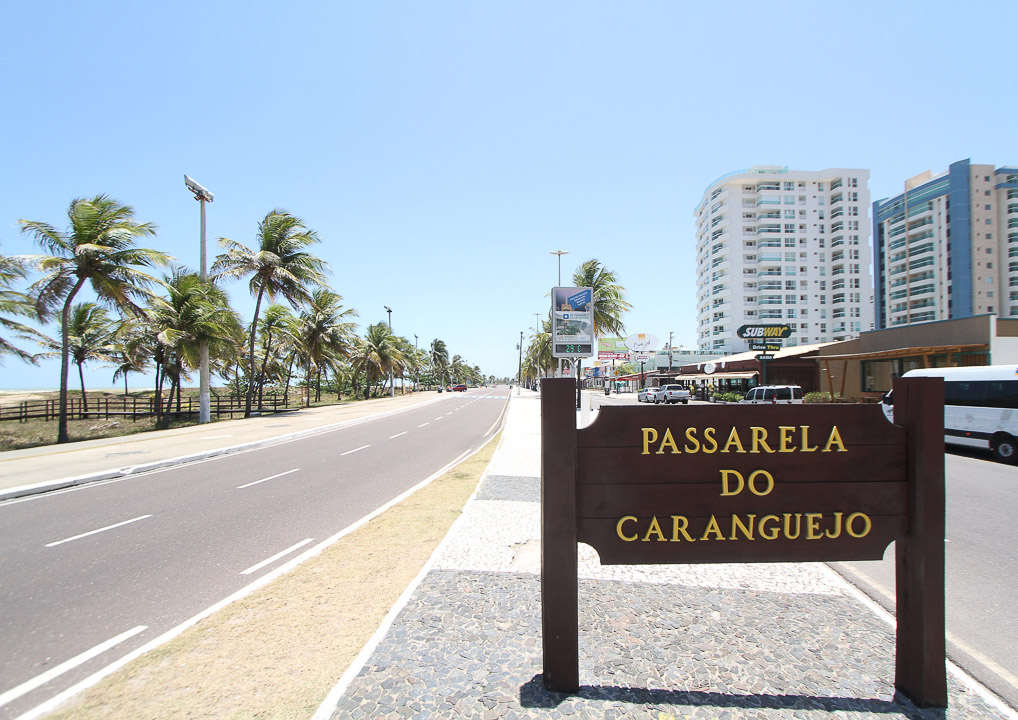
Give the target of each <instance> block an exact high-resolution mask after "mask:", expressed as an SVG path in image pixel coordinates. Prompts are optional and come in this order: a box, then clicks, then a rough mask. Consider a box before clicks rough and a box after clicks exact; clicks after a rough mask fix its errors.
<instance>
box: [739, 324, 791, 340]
mask: <svg viewBox="0 0 1018 720" xmlns="http://www.w3.org/2000/svg"><path fill="white" fill-rule="evenodd" d="M735 334H736V335H738V336H739V337H741V338H746V339H751V340H752V339H759V340H771V339H775V338H786V337H789V336H790V335H791V334H792V326H791V325H788V324H782V325H778V324H774V325H740V326H739V329H738V330H736V331H735Z"/></svg>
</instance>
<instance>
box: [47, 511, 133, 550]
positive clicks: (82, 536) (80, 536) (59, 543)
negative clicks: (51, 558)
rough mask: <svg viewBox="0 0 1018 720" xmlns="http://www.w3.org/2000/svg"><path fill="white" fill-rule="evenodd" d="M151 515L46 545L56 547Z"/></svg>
mask: <svg viewBox="0 0 1018 720" xmlns="http://www.w3.org/2000/svg"><path fill="white" fill-rule="evenodd" d="M150 517H152V516H151V515H141V516H139V517H136V518H131V519H130V520H124V522H118V523H115V524H113V525H107V526H106V527H101V528H99V529H98V530H92V531H91V532H87V533H82V534H81V535H75V536H74V537H69V538H64V539H63V540H57V541H56V542H51V543H46V545H45V547H56V546H57V545H63V544H64V543H68V542H71V540H80V539H81V538H84V537H88V536H89V535H95V534H96V533H101V532H106V531H107V530H112V529H113V528H118V527H121V526H123V525H129V524H131V523H133V522H138V521H139V520H144V519H145V518H150Z"/></svg>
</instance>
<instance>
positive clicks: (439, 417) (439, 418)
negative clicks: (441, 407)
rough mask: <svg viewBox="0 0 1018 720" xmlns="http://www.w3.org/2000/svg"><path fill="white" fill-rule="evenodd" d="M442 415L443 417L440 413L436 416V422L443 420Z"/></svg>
mask: <svg viewBox="0 0 1018 720" xmlns="http://www.w3.org/2000/svg"><path fill="white" fill-rule="evenodd" d="M442 417H443V416H442V415H439V416H438V417H437V418H435V422H438V421H439V420H441V419H442Z"/></svg>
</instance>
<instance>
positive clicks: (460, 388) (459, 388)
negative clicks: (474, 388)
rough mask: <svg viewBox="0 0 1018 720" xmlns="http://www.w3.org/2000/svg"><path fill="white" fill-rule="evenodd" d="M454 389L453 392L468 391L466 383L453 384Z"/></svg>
mask: <svg viewBox="0 0 1018 720" xmlns="http://www.w3.org/2000/svg"><path fill="white" fill-rule="evenodd" d="M452 391H453V392H466V391H467V386H466V385H453V386H452Z"/></svg>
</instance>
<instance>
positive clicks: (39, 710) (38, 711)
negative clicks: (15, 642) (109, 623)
mask: <svg viewBox="0 0 1018 720" xmlns="http://www.w3.org/2000/svg"><path fill="white" fill-rule="evenodd" d="M483 448H484V445H481V446H480V447H478V448H477V449H475V450H473V451H471V450H468V451H466V452H465V453H463V454H462V455H460V456H459V457H458V458H456V459H455V460H453V461H452V462H451V463H449V464H447V465H445V466H444V467H442V468H439V469H438V470H437V471H435V472H434V473H432V474H431V475H429V476H428V477H426V478H425V479H424V480H422V481H421V482H419V483H418V484H417V485H414V486H413V487H412V488H410V489H409V490H407V491H405V492H404V493H403V494H401V495H399V496H397V497H394V498H393V499H392V500H390V501H389V502H387V503H385V504H384V505H382V506H381V507H379V508H376V509H375V510H373V511H372V512H370V513H368V514H367V515H365V516H364V517H362V518H361V519H360V520H357V521H356V522H354V523H353V524H351V525H348V526H347V527H345V528H343V529H342V530H340V531H339V532H337V533H336V534H335V535H333V536H332V537H330V538H326V539H325V540H323V541H321V542H320V543H318V544H317V545H315V546H314V547H311V548H308V549H307V550H305V551H304V552H302V553H301V554H300V555H298V556H297V557H294V558H290V559H289V560H287V561H286V562H285V563H283V564H282V565H279V566H278V567H275V568H273V569H272V570H270V571H269V572H267V573H265V574H264V575H259V576H258V577H257V578H255V579H254V580H252V581H251V582H250V583H248V584H247V585H245V586H244V587H242V588H241V589H240V590H238V591H236V592H235V593H233V594H232V595H230V596H229V597H226V598H223V599H222V600H220V601H219V602H217V603H215V604H214V605H211V606H210V607H207V608H205V609H204V610H202V611H201V612H199V613H198V614H197V615H194V616H192V617H190V618H188V619H187V620H184V621H183V622H182V623H180V624H178V625H177V626H175V627H172V628H170V629H169V630H167V631H166V632H164V633H163V634H162V635H160V636H159V637H157V638H153V639H152V640H149V641H148V642H147V643H145V644H144V645H142V646H141V647H139V648H135V649H134V650H132V651H131V652H129V653H127V654H126V655H124V656H123V657H121V658H118V659H117V660H114V661H113V662H111V663H110V664H109V665H107V666H105V667H103V668H101V669H99V670H97V671H95V672H94V673H92V674H91V675H89V676H88V677H87V678H85V679H84V680H82V681H81V682H79V683H77V684H75V685H73V686H71V687H69V688H67V689H66V690H64V691H62V692H60V693H57V694H56V695H54V696H53V697H51V698H50V699H49V700H46V701H44V702H43V703H42V704H40V705H37V706H36V707H34V708H32V709H31V710H29V711H28V712H27V713H24V714H23V715H21V717H19V718H18V719H17V720H35V719H36V718H39V717H41V716H43V715H45V714H46V713H48V712H52V711H53V710H54V709H56V708H58V707H60V706H61V705H62V704H64V703H65V702H67V701H68V700H69V699H71V698H73V697H74V696H75V695H77V694H78V693H80V692H83V691H85V690H88V689H89V688H90V687H94V686H95V685H96V684H98V683H99V682H101V681H102V680H103V679H104V678H107V677H109V676H110V675H112V674H113V673H115V672H116V671H117V670H119V669H120V668H122V667H124V666H125V665H127V664H128V663H130V662H131V661H132V660H136V659H138V658H139V657H141V656H142V655H144V654H145V653H147V652H151V651H152V650H155V649H156V648H158V647H161V646H163V645H165V644H166V643H168V642H169V641H170V640H173V639H174V638H176V637H178V636H180V635H181V633H183V632H184V631H185V630H187V629H189V628H192V627H194V626H195V625H197V624H198V623H199V622H201V621H202V620H204V619H205V618H207V617H209V616H210V615H212V614H214V613H216V612H218V611H219V610H222V609H223V608H224V607H227V606H229V605H231V604H233V603H235V602H237V601H238V600H240V599H241V598H245V597H247V596H248V595H250V594H251V593H253V592H255V591H257V590H260V589H262V588H263V587H265V586H266V585H268V584H269V583H271V582H272V581H273V580H275V579H276V578H278V577H281V576H282V575H283V574H285V573H288V572H290V570H292V569H293V568H295V567H297V566H298V565H300V564H301V563H303V562H305V561H307V560H309V559H311V558H313V557H315V556H316V555H319V554H321V553H322V552H323V551H324V550H325V549H326V548H328V547H330V546H332V545H334V544H335V543H336V542H338V541H339V540H340V539H342V538H344V537H346V536H347V535H349V534H350V533H352V532H354V531H355V530H357V529H358V528H360V527H362V526H364V525H366V524H367V523H368V522H370V521H371V520H373V519H375V518H376V517H378V516H379V515H381V514H382V513H383V512H385V511H386V510H388V509H389V508H391V507H393V506H394V505H398V504H399V503H401V502H402V501H403V500H406V499H407V498H408V497H410V496H411V495H413V494H414V493H415V492H417V491H418V490H420V489H421V488H423V487H426V486H427V485H429V484H430V483H432V482H433V481H435V480H436V479H438V478H440V477H442V475H444V474H445V473H447V472H449V470H451V469H452V468H453V467H455V466H456V464H457V463H459V462H461V461H463V460H465V459H466V458H468V457H470V456H472V455H475V454H477V453H479V452H480V451H481V450H482V449H483ZM36 497H44V496H36ZM434 557H438V549H436V551H435V555H434ZM428 570H430V561H429V564H428V565H426V566H425V567H424V568H423V569H422V570H421V574H420V575H419V576H418V577H419V578H420V579H423V578H424V575H425V574H426V572H427V571H428ZM419 584H420V581H419V580H415V582H414V583H413V584H412V586H411V587H408V588H407V589H406V590H405V591H404V596H405V598H406V599H405V600H403V601H402V602H400V601H397V605H398V607H395V608H394V610H390V615H391V617H389V616H387V617H386V620H385V621H383V627H381V628H379V633H381V635H379V634H378V633H376V637H375V638H373V641H374V642H373V643H372V644H371V647H370V648H366V650H367V655H370V654H371V651H372V650H373V648H374V647H375V646H377V645H378V642H379V641H380V639H381V636H382V635H385V633H386V632H387V631H388V628H389V626H390V625H392V622H393V620H394V619H395V616H396V613H397V612H398V611H399V610H400V609H402V608H403V606H405V605H406V603H407V601H409V599H410V595H411V594H412V593H413V591H414V589H415V588H416V587H417V585H419ZM361 652H362V654H363V653H364V652H365V651H364V650H362V651H361ZM367 655H364V657H363V658H362V659H360V662H358V663H357V668H356V670H355V672H354V674H356V673H357V672H359V671H360V668H361V667H363V665H364V663H365V662H366V661H367ZM355 662H357V661H355ZM351 667H352V666H351ZM348 672H349V670H348ZM341 682H342V679H341ZM347 684H349V680H348V681H347ZM332 697H333V695H332V694H331V693H330V695H329V698H332ZM329 698H326V702H329ZM323 705H324V703H323ZM330 713H331V710H330ZM315 717H318V715H317V713H316V715H315ZM326 717H329V716H328V715H326Z"/></svg>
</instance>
